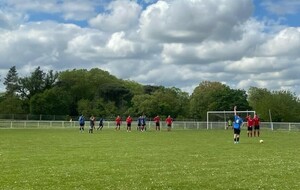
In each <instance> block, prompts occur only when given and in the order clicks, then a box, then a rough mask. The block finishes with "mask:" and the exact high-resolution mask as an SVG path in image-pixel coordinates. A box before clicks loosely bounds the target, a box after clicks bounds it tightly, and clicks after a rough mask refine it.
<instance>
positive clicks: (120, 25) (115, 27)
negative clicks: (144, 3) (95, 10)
mask: <svg viewBox="0 0 300 190" xmlns="http://www.w3.org/2000/svg"><path fill="white" fill-rule="evenodd" d="M141 10H142V8H141V7H140V6H139V5H138V4H137V3H135V2H133V1H129V0H118V1H112V2H111V3H110V4H109V5H108V7H107V10H106V12H104V13H100V14H98V15H97V17H95V18H92V19H90V21H89V24H90V25H91V26H92V27H94V28H98V29H100V30H102V31H109V32H116V31H120V30H129V29H132V28H136V27H137V24H138V19H139V15H140V13H141Z"/></svg>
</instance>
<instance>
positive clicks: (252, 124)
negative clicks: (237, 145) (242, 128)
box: [246, 115, 254, 137]
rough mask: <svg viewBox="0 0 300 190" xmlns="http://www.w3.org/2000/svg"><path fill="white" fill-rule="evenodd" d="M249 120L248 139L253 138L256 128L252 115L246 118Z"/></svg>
mask: <svg viewBox="0 0 300 190" xmlns="http://www.w3.org/2000/svg"><path fill="white" fill-rule="evenodd" d="M246 119H247V126H248V130H247V135H248V137H249V136H250V137H252V134H253V126H254V120H253V118H252V117H251V115H248V116H247V117H246Z"/></svg>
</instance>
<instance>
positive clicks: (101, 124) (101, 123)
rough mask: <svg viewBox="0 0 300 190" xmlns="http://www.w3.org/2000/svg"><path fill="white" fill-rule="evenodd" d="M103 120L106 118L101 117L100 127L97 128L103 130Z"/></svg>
mask: <svg viewBox="0 0 300 190" xmlns="http://www.w3.org/2000/svg"><path fill="white" fill-rule="evenodd" d="M103 122H104V119H103V118H102V117H101V118H100V119H99V127H98V128H97V130H99V129H100V131H101V130H102V128H103Z"/></svg>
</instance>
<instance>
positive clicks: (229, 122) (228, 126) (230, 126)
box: [226, 119, 232, 129]
mask: <svg viewBox="0 0 300 190" xmlns="http://www.w3.org/2000/svg"><path fill="white" fill-rule="evenodd" d="M228 128H231V129H232V121H231V119H229V120H228V122H227V128H226V129H228Z"/></svg>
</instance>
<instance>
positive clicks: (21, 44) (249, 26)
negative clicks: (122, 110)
mask: <svg viewBox="0 0 300 190" xmlns="http://www.w3.org/2000/svg"><path fill="white" fill-rule="evenodd" d="M0 42H1V43H0V77H1V84H0V91H4V90H5V89H4V86H3V81H4V78H5V77H6V74H7V71H8V70H9V68H11V67H12V66H16V67H17V71H18V73H19V76H28V75H30V73H31V72H32V71H33V70H34V69H35V68H36V67H38V66H40V67H41V68H42V70H44V71H48V70H54V71H64V70H67V69H74V68H76V69H80V68H85V69H91V68H96V67H97V68H100V69H103V70H107V71H109V72H110V73H111V74H112V75H115V76H117V77H118V78H122V79H129V80H134V81H136V82H139V83H141V84H151V85H163V86H166V87H171V86H175V87H178V88H180V89H182V90H183V91H186V92H189V93H192V92H193V89H194V88H195V87H196V86H197V85H198V84H199V83H200V82H202V81H204V80H208V81H219V82H222V83H224V84H226V85H229V86H230V87H231V88H239V89H245V90H247V89H248V88H249V87H250V86H256V87H261V88H267V89H269V90H290V91H291V92H294V93H296V95H297V96H300V86H299V84H300V74H299V71H300V1H299V0H161V1H157V0H135V1H130V0H116V1H108V0H47V1H45V0H0Z"/></svg>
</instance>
